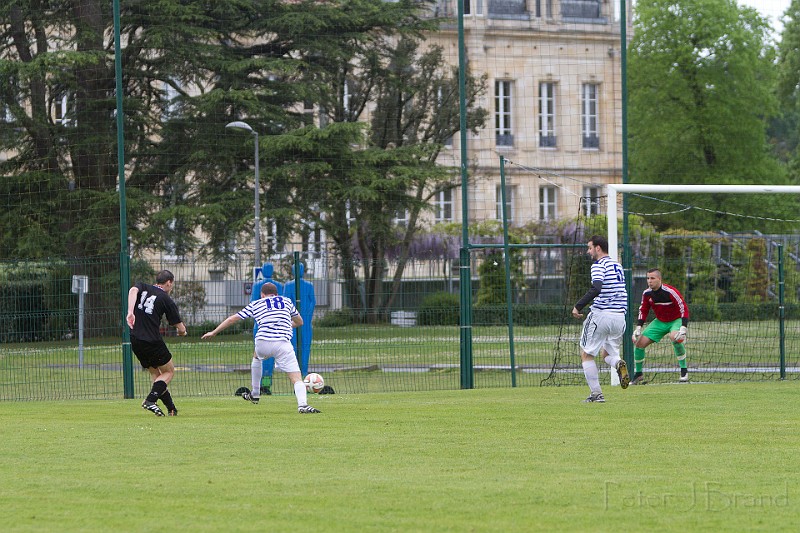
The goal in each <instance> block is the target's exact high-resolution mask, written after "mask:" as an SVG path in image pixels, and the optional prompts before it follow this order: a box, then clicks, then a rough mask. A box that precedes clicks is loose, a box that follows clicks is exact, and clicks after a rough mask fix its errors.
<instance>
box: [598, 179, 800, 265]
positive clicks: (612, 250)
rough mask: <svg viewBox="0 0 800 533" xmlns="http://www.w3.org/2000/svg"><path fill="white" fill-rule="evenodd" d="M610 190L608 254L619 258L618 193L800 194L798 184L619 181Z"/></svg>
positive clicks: (608, 187)
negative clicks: (699, 183)
mask: <svg viewBox="0 0 800 533" xmlns="http://www.w3.org/2000/svg"><path fill="white" fill-rule="evenodd" d="M606 187H607V190H608V255H610V256H611V258H612V259H614V260H615V261H616V260H619V242H618V239H617V228H618V225H619V214H618V213H617V193H626V192H641V193H647V192H650V193H684V192H685V193H715V194H755V193H777V194H800V186H798V185H652V184H644V183H624V184H622V183H617V184H610V185H607V186H606Z"/></svg>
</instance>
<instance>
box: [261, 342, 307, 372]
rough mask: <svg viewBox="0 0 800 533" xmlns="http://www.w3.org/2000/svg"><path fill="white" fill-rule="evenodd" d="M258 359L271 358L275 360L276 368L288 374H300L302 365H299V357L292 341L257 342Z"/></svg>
mask: <svg viewBox="0 0 800 533" xmlns="http://www.w3.org/2000/svg"><path fill="white" fill-rule="evenodd" d="M256 357H257V358H258V359H261V360H264V359H269V358H270V357H274V358H275V366H277V367H278V370H282V371H283V372H286V373H287V374H288V373H289V372H300V365H299V364H297V357H296V356H295V354H294V348H293V347H292V342H291V341H286V340H283V341H264V340H257V341H256Z"/></svg>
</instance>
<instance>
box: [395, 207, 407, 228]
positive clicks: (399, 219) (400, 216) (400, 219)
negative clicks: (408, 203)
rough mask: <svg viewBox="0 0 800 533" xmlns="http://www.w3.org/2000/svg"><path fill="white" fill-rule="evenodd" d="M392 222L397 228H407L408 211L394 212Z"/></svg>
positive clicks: (401, 209)
mask: <svg viewBox="0 0 800 533" xmlns="http://www.w3.org/2000/svg"><path fill="white" fill-rule="evenodd" d="M392 221H393V222H394V223H395V224H397V225H398V226H402V227H406V226H408V209H403V208H400V209H398V210H397V211H395V214H394V218H393V219H392Z"/></svg>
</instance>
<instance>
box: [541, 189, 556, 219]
mask: <svg viewBox="0 0 800 533" xmlns="http://www.w3.org/2000/svg"><path fill="white" fill-rule="evenodd" d="M557 199H558V189H556V188H555V187H549V186H548V187H539V219H540V220H555V219H556V217H557V216H558V211H557V209H556V202H557Z"/></svg>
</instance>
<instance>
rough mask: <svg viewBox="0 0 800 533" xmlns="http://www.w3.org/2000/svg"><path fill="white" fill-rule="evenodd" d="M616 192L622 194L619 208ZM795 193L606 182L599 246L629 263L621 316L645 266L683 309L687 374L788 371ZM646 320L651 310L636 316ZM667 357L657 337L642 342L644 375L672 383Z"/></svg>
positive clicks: (792, 338)
mask: <svg viewBox="0 0 800 533" xmlns="http://www.w3.org/2000/svg"><path fill="white" fill-rule="evenodd" d="M618 193H628V195H629V197H628V201H627V202H626V205H624V206H623V203H622V195H621V194H618ZM798 193H800V187H795V186H781V187H777V186H761V185H750V186H740V185H737V186H725V185H683V186H666V185H633V184H629V185H611V186H609V187H608V231H607V233H608V235H609V237H610V238H609V249H610V253H611V254H612V255H616V254H619V255H618V257H619V258H620V259H621V261H622V262H623V263H624V264H625V266H626V267H629V268H630V270H628V272H629V274H630V277H631V281H630V286H631V287H632V290H631V294H630V298H631V309H630V321H631V323H632V325H635V321H636V319H637V313H638V311H639V305H640V303H641V299H642V292H643V291H644V290H645V289H646V288H647V283H646V273H647V270H648V269H651V268H659V269H660V270H661V272H662V275H663V282H664V283H666V284H669V285H672V286H673V287H675V288H677V289H678V290H679V291H680V293H681V294H682V295H683V297H684V299H685V301H686V302H687V304H688V307H689V311H690V319H689V326H688V332H689V333H688V340H687V342H686V343H685V345H684V346H685V351H686V355H685V357H686V362H687V366H688V368H689V374H690V379H691V381H695V382H696V381H710V382H720V381H737V380H765V379H766V380H769V379H781V378H788V379H796V378H797V376H798V370H800V343H798V341H797V339H798V338H799V337H798V328H799V327H800V321H798V318H800V316H798V309H799V307H798V280H800V274H799V273H798V261H800V231H798V230H800V217H797V216H796V213H797V210H796V207H795V204H796V195H797V194H798ZM625 210H627V215H628V221H629V224H628V226H629V227H628V233H627V239H625V238H623V233H622V223H621V222H622V218H621V215H622V214H623V213H625ZM618 215H619V216H618ZM617 238H619V240H617ZM653 318H654V316H653V313H652V312H651V313H650V316H649V317H647V322H646V323H647V324H649V323H650V322H651V321H652V320H653ZM631 348H632V346H631ZM677 359H678V355H677V354H676V350H674V348H673V345H672V343H671V342H669V341H668V340H667V339H665V340H662V341H661V342H659V343H656V344H651V345H650V346H648V347H647V348H646V350H645V360H644V364H643V368H642V370H643V372H644V373H645V380H646V381H649V382H656V383H671V382H675V381H677V376H678V375H679V374H678V360H677Z"/></svg>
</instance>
